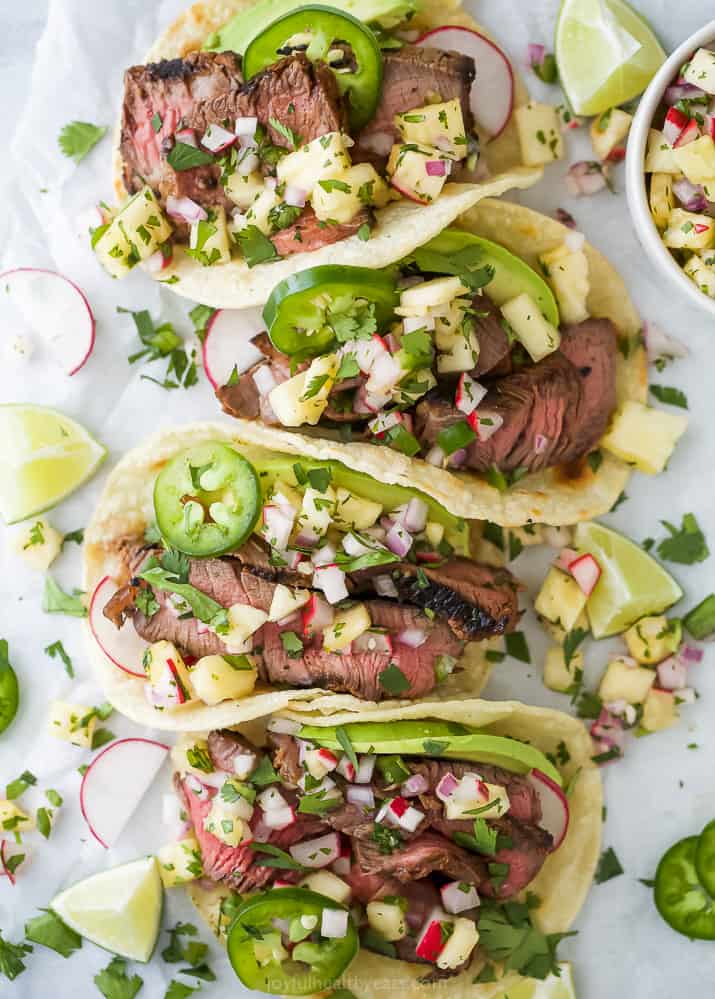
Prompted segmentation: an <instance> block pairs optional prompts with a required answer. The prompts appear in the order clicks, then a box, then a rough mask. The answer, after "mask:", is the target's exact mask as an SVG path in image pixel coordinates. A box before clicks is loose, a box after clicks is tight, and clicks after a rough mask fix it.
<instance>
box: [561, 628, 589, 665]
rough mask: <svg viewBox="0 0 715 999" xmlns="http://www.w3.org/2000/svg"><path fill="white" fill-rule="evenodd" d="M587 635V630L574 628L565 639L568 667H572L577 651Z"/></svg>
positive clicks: (565, 657)
mask: <svg viewBox="0 0 715 999" xmlns="http://www.w3.org/2000/svg"><path fill="white" fill-rule="evenodd" d="M587 635H588V629H587V628H574V629H573V631H569V632H568V634H567V635H566V637H565V638H564V662H565V664H566V666H567V667H569V666H570V665H571V660H572V659H573V657H574V655H575V653H576V649H577V648H578V647H579V645H580V644H581V642H582V641H583V640H584V638H585V637H586V636H587Z"/></svg>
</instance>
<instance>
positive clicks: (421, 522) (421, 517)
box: [398, 496, 429, 534]
mask: <svg viewBox="0 0 715 999" xmlns="http://www.w3.org/2000/svg"><path fill="white" fill-rule="evenodd" d="M428 513H429V507H428V506H427V504H426V503H425V501H424V500H422V499H419V497H417V496H415V497H413V498H412V499H411V500H410V501H409V503H408V504H407V506H406V508H405V511H404V513H403V514H402V516H401V517H400V518H398V520H399V522H400V523H402V525H403V526H404V527H406V528H407V530H408V531H409V532H410V534H419V533H420V532H421V531H424V529H425V527H426V525H427V515H428Z"/></svg>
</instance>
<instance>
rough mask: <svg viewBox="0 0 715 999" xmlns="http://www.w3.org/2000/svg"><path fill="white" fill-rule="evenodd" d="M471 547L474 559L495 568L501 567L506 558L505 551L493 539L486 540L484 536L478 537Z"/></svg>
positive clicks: (504, 563)
mask: <svg viewBox="0 0 715 999" xmlns="http://www.w3.org/2000/svg"><path fill="white" fill-rule="evenodd" d="M473 547H474V552H473V557H474V559H475V561H477V562H482V563H484V565H491V566H493V568H495V569H501V568H503V567H504V566H505V565H506V563H507V558H506V555H505V553H504V552H503V551H502V550H501V548H499V547H498V545H495V544H494V542H493V541H487V539H486V538H479V539H478V540H477V542H476V544H475V545H474V546H473Z"/></svg>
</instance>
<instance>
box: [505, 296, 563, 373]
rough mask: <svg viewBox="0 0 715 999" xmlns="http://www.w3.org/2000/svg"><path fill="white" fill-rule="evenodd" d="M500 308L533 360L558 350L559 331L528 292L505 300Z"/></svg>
mask: <svg viewBox="0 0 715 999" xmlns="http://www.w3.org/2000/svg"><path fill="white" fill-rule="evenodd" d="M500 308H501V313H502V315H503V316H504V318H505V319H506V321H507V322H508V323H509V325H510V326H511V328H512V329H513V331H514V334H515V336H516V338H517V340H519V341H520V343H522V344H523V346H524V347H525V348H526V351H527V353H528V354H529V356H530V357H531V359H532V361H540V360H542V358H544V357H547V356H548V355H549V354H553V352H554V351H555V350H558V348H559V344H560V343H561V336H560V334H559V331H558V330H557V329H556V327H555V326H552V325H551V323H550V322H549V321H548V320H547V319H544V317H543V316H542V314H541V311H540V309H539V306H538V305H537V304H536V302H535V301H534V300H533V298H532V297H531V296H530V295H527V294H526V292H523V293H522V294H521V295H517V297H516V298H512V299H511V301H509V302H505V303H504V305H502V306H501V307H500Z"/></svg>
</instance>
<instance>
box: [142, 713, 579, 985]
mask: <svg viewBox="0 0 715 999" xmlns="http://www.w3.org/2000/svg"><path fill="white" fill-rule="evenodd" d="M267 738H268V744H267V746H264V747H263V748H258V747H257V746H255V745H253V744H252V743H251V742H249V741H248V740H247V739H246V738H244V737H243V736H242V735H240V734H239V733H237V732H235V731H232V730H220V731H213V732H210V733H209V734H208V737H207V739H206V740H197V739H195V738H193V737H184V739H183V741H182V742H180V743H179V744H178V745H177V747H176V748H175V750H174V751H173V753H172V757H173V759H174V761H175V763H176V765H177V770H178V772H177V773H176V775H175V777H174V783H175V788H176V790H177V792H178V795H179V798H180V802H181V806H182V808H183V810H184V815H185V817H186V823H187V826H186V828H187V831H186V834H185V838H184V839H182V840H180V841H179V842H178V843H176V844H171V845H169V846H168V847H165V848H164V850H163V851H161V852H160V854H159V861H160V865H161V868H162V876H163V877H164V879H165V881H166V883H167V884H171V885H174V884H182V883H186V882H187V881H191V880H192V879H194V878H196V877H199V876H200V877H202V878H203V879H204V884H206V883H207V882H208V883H210V882H214V883H215V884H216V885H217V886H219V887H220V888H221V889H223V890H224V905H223V909H222V911H227V910H228V909H230V913H231V922H230V926H228V940H227V944H228V951H229V956H230V958H231V961H232V964H233V967H234V970H235V971H236V973H237V975H238V976H239V978H240V979H241V981H242V982H243V983H244V984H245V985H247V986H248V987H250V988H256V989H259V990H261V991H264V992H265V991H268V992H284V993H286V994H294V995H296V994H303V992H304V991H308V990H304V989H303V982H304V981H305V979H306V978H309V977H310V975H311V974H312V975H313V988H312V989H310V991H315V990H316V985H315V982H316V979H315V976H316V975H318V977H320V978H321V980H320V983H319V986H318V987H319V988H321V989H322V988H325V987H327V986H329V985H330V984H332V983H333V982H334V981H335V980H336V978H337V977H338V976H339V975H340V974H341V972H342V971H344V970H345V968H346V967H347V965H348V964H349V962H350V961H351V960H352V958H353V957H354V956H355V954H356V953H357V951H358V950H359V949H360V948H363V949H366V950H372V951H375V952H377V953H379V954H382V955H384V956H387V957H392V958H396V959H399V960H402V961H406V962H409V963H414V964H420V965H423V966H424V976H423V979H422V980H423V981H425V982H430V981H436V980H438V979H440V978H448V977H451V976H453V975H456V974H458V973H459V972H460V971H463V970H464V969H466V968H467V967H469V965H470V964H471V963H472V962H473V961H474V960H475V959H476V958H477V956H479V958H481V961H480V963H483V961H484V958H485V957H492V956H494V955H492V954H491V953H490V926H494V923H495V922H497V923H498V922H499V921H500V920H503V919H504V916H503V912H504V911H505V910H503V908H502V906H503V904H504V903H507V906H508V907H511V909H510V911H511V917H514V918H515V917H516V916H517V910H518V913H519V914H520V915H521V918H522V919H524V920H525V921H526V925H527V926H528V925H529V915H528V912H529V909H528V906H526V905H520V904H519V902H518V901H517V898H523V897H524V895H523V893H524V892H525V890H526V889H528V887H529V885H530V884H531V883H532V882H533V881H534V879H535V878H536V876H537V875H538V874H539V872H540V870H541V868H542V866H543V865H544V862H545V861H546V859H547V857H548V856H549V854H550V853H552V852H554V851H555V850H557V849H558V847H559V846H560V845H561V842H562V841H563V839H564V837H565V835H566V830H567V827H568V812H569V808H568V802H567V798H566V796H565V795H564V793H563V791H562V790H561V786H562V778H561V775H560V774H559V772H558V770H557V769H556V768H555V766H554V765H553V764H552V763H551V762H550V761H549V759H548V758H547V757H545V756H544V755H543V754H542V753H541V752H540V751H539V750H537V749H535V748H533V747H531V746H528V745H525V744H524V743H521V742H517V741H516V740H513V739H510V738H506V737H495V736H492V735H489V734H482V733H480V732H479V731H478V730H474V729H470V728H468V727H466V726H463V725H460V724H456V723H451V722H447V723H445V722H440V721H430V720H426V721H420V722H411V721H398V722H389V723H355V724H349V725H347V726H344V727H343V726H339V727H338V728H337V729H336V728H325V729H323V728H314V727H310V726H305V725H300V724H299V723H297V722H292V721H288V720H286V719H280V718H276V719H274V720H273V721H271V722H269V724H268V734H267ZM401 746H402V747H404V749H403V750H402V751H400V747H401ZM542 768H543V769H542ZM237 896H240V898H238V897H237ZM529 898H530V899H531V902H530V905H532V906H533V905H538V899H537V900H535V899H534V897H533V896H529ZM314 907H315V908H314ZM307 913H310V915H309V916H306V914H307ZM509 921H510V922H511V921H512V919H511V918H510V920H509ZM224 925H225V924H224ZM512 925H513V926H516V925H517V924H516V923H513V922H512ZM254 930H259V931H260V933H255V932H254ZM543 943H544V946H545V956H546V955H548V951H549V948H548V947H546V945H545V940H544V941H543ZM501 957H502V958H504V957H506V954H502V955H501ZM553 960H554V954H553V953H551V958H550V960H547V961H546V963H545V964H544V965H543V967H542V968H541V972H540V973H539V972H536V974H537V977H546V975H547V974H548V973H549V970H550V966H551V963H552V962H553ZM532 971H533V969H532ZM321 976H322V977H321ZM277 982H278V983H279V985H276V984H275V983H277ZM271 983H273V984H271Z"/></svg>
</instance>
